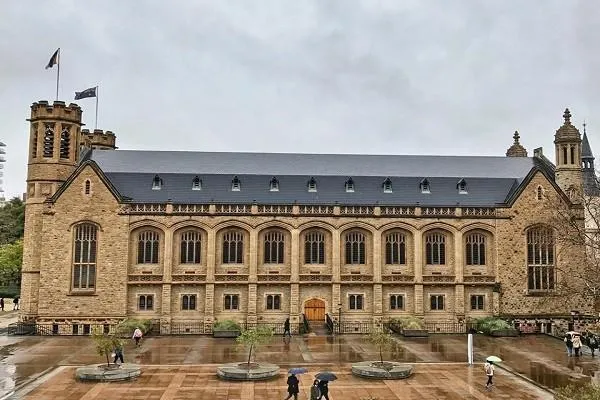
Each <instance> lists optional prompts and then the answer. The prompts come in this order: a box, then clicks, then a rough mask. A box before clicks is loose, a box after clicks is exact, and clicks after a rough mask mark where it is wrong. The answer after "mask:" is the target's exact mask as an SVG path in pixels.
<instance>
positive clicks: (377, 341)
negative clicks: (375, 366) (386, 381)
mask: <svg viewBox="0 0 600 400" xmlns="http://www.w3.org/2000/svg"><path fill="white" fill-rule="evenodd" d="M369 342H371V343H372V344H373V345H375V346H376V347H378V348H379V359H380V360H381V364H380V365H381V368H383V367H384V365H385V364H384V363H383V349H384V348H388V347H390V346H391V345H392V343H393V342H394V338H393V337H392V335H390V334H389V333H388V332H385V331H374V332H371V333H370V334H369Z"/></svg>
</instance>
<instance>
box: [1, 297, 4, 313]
mask: <svg viewBox="0 0 600 400" xmlns="http://www.w3.org/2000/svg"><path fill="white" fill-rule="evenodd" d="M0 310H2V311H4V298H0Z"/></svg>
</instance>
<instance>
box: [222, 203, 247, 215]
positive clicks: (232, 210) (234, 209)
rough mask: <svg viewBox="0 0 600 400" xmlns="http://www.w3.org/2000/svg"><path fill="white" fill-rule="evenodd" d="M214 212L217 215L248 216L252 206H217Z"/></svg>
mask: <svg viewBox="0 0 600 400" xmlns="http://www.w3.org/2000/svg"><path fill="white" fill-rule="evenodd" d="M215 211H216V213H217V214H250V213H251V212H252V206H251V205H250V204H217V205H216V207H215Z"/></svg>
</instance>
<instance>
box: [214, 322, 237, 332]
mask: <svg viewBox="0 0 600 400" xmlns="http://www.w3.org/2000/svg"><path fill="white" fill-rule="evenodd" d="M213 330H217V331H241V328H240V325H239V324H238V323H237V322H235V321H232V320H230V319H224V320H222V321H215V323H214V324H213Z"/></svg>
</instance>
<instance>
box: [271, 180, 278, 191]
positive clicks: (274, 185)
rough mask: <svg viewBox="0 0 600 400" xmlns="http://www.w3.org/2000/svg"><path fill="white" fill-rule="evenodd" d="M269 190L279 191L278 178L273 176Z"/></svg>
mask: <svg viewBox="0 0 600 400" xmlns="http://www.w3.org/2000/svg"><path fill="white" fill-rule="evenodd" d="M269 191H271V192H279V181H278V180H277V178H275V177H272V178H271V181H270V182H269Z"/></svg>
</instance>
